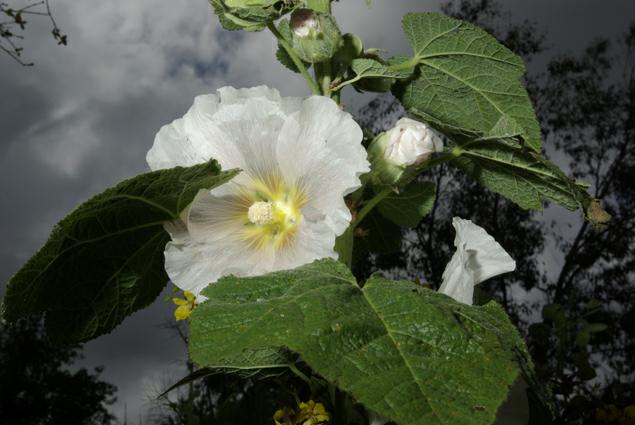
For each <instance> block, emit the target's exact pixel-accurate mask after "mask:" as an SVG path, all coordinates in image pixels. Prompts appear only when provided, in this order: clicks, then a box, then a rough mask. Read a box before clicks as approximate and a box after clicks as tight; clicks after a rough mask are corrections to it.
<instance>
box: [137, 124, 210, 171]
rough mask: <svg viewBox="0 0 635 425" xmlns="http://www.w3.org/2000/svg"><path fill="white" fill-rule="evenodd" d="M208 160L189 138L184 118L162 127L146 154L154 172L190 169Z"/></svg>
mask: <svg viewBox="0 0 635 425" xmlns="http://www.w3.org/2000/svg"><path fill="white" fill-rule="evenodd" d="M208 159H209V157H206V156H205V153H204V152H201V151H200V149H198V147H196V146H194V145H193V144H192V143H191V141H190V140H189V139H188V138H187V136H186V134H185V128H184V121H183V119H182V118H179V119H177V120H174V121H173V122H172V123H171V124H168V125H165V126H163V127H161V130H159V132H158V133H157V135H156V136H155V138H154V144H153V145H152V148H151V149H150V150H149V151H148V153H147V154H146V161H147V163H148V165H149V166H150V169H152V170H162V169H166V168H173V167H176V166H185V167H188V166H192V165H196V164H200V163H202V162H205V161H207V160H208Z"/></svg>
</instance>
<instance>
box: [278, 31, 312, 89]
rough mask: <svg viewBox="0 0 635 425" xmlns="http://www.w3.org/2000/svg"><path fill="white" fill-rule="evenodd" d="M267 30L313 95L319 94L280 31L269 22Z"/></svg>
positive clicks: (309, 75) (302, 64) (300, 61)
mask: <svg viewBox="0 0 635 425" xmlns="http://www.w3.org/2000/svg"><path fill="white" fill-rule="evenodd" d="M267 28H269V31H271V33H272V34H273V35H275V36H276V38H277V39H278V43H280V46H282V48H283V49H284V50H285V51H286V52H287V53H288V54H289V57H290V58H291V60H292V61H293V64H294V65H295V66H296V67H297V68H298V70H299V71H300V73H301V74H302V76H303V77H304V79H305V80H306V82H307V84H308V85H309V87H310V88H311V91H312V92H313V94H320V88H319V87H318V85H317V84H316V82H315V81H314V80H313V78H311V74H309V71H307V69H306V67H305V66H304V63H302V60H300V58H299V57H298V55H296V54H295V52H294V51H293V48H292V47H291V46H290V45H289V43H288V42H287V40H286V39H285V38H284V37H283V36H282V34H280V31H278V28H276V26H275V24H274V23H273V22H269V23H268V24H267Z"/></svg>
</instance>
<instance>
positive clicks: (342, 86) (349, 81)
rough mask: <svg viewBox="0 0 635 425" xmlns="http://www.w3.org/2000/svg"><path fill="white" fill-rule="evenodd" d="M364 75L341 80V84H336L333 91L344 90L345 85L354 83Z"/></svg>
mask: <svg viewBox="0 0 635 425" xmlns="http://www.w3.org/2000/svg"><path fill="white" fill-rule="evenodd" d="M361 79H362V77H361V76H360V75H356V76H355V77H353V78H351V79H350V80H346V81H343V82H341V83H340V84H338V85H337V86H335V87H334V88H333V89H332V91H333V92H339V91H340V90H342V89H343V88H344V87H346V86H348V85H349V84H353V83H355V82H357V81H359V80H361Z"/></svg>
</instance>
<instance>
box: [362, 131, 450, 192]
mask: <svg viewBox="0 0 635 425" xmlns="http://www.w3.org/2000/svg"><path fill="white" fill-rule="evenodd" d="M442 151H443V139H442V136H441V134H440V133H438V132H437V131H436V130H434V129H433V128H431V127H429V126H428V125H426V124H424V123H422V122H419V121H415V120H412V119H410V118H402V119H400V120H399V121H397V124H395V127H393V128H392V129H390V130H388V131H387V132H385V133H382V134H380V135H379V136H377V137H376V138H375V140H373V141H372V143H371V144H370V146H369V148H368V152H369V156H370V159H371V164H372V175H373V178H374V180H375V182H376V183H380V184H393V183H396V182H397V181H398V180H399V179H401V178H402V176H403V175H404V172H405V171H406V170H408V169H409V168H413V167H415V166H417V165H419V164H421V163H423V162H425V161H427V160H428V159H430V157H431V156H432V154H433V153H435V152H442Z"/></svg>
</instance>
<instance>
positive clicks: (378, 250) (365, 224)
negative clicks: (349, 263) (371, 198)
mask: <svg viewBox="0 0 635 425" xmlns="http://www.w3.org/2000/svg"><path fill="white" fill-rule="evenodd" d="M355 236H356V238H355V242H354V243H355V245H354V246H355V248H356V251H357V248H359V249H360V250H361V252H365V251H366V252H372V253H375V254H393V253H395V252H398V251H399V249H400V248H401V228H400V227H399V226H398V225H396V224H395V223H393V222H392V221H389V220H387V219H386V218H384V217H383V216H382V215H381V214H380V213H379V212H377V211H375V210H373V211H371V212H370V213H369V214H368V215H367V216H366V217H364V219H363V220H362V222H361V223H360V224H359V226H358V227H357V229H356V235H355Z"/></svg>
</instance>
